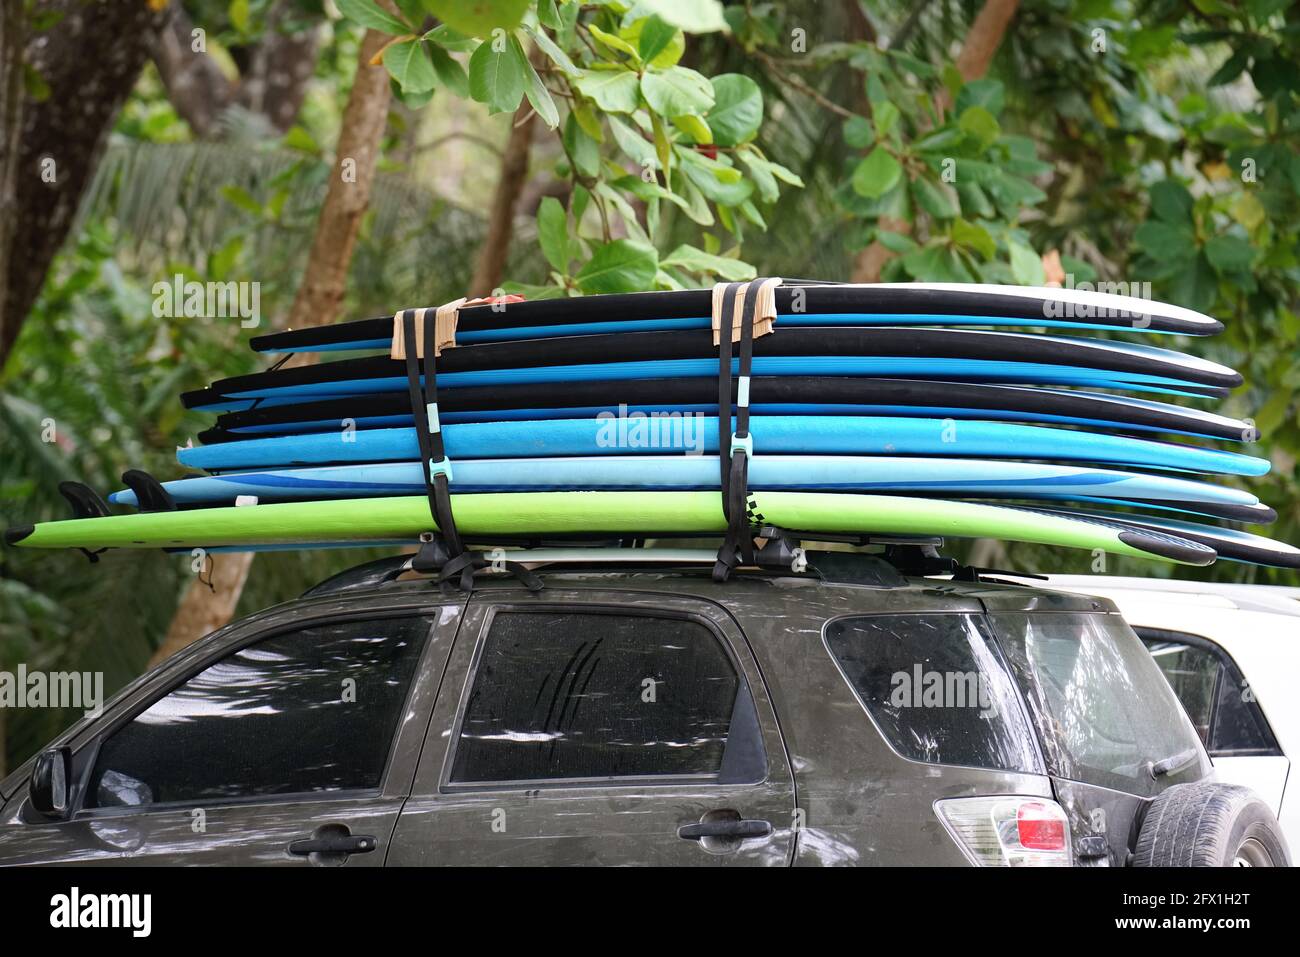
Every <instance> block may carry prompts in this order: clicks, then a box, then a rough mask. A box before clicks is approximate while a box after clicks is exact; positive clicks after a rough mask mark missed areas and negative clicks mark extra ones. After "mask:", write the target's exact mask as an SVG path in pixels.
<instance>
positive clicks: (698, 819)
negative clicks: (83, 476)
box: [0, 550, 1286, 866]
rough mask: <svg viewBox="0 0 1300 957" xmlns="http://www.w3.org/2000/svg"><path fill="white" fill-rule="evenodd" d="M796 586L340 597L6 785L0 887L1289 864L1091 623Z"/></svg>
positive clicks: (867, 589)
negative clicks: (217, 874) (379, 869)
mask: <svg viewBox="0 0 1300 957" xmlns="http://www.w3.org/2000/svg"><path fill="white" fill-rule="evenodd" d="M710 557H711V553H710ZM810 559H811V562H810V566H809V568H808V569H807V570H805V571H801V572H798V573H796V572H784V573H783V572H779V571H778V572H760V571H750V572H741V573H737V574H736V575H735V576H734V577H733V578H732V579H731V580H730V581H727V582H725V583H717V582H715V581H713V580H712V579H711V577H710V575H709V570H710V569H709V566H707V565H702V564H700V563H699V562H698V560H697V559H694V558H692V556H691V554H690V553H687V552H685V551H680V550H678V551H663V552H656V551H653V550H641V551H639V552H633V553H628V552H626V551H624V552H622V553H621V554H620V553H613V554H611V553H609V552H608V551H607V552H605V553H596V552H592V553H590V554H589V555H588V556H587V557H586V558H583V557H582V554H581V553H572V554H568V555H567V556H565V557H564V559H563V561H562V562H561V561H559V560H558V559H554V560H553V559H550V558H547V557H546V556H545V555H544V554H543V553H537V554H535V555H531V556H530V563H531V566H532V568H533V572H534V573H535V575H536V577H535V578H534V576H533V575H532V574H529V573H527V572H523V573H521V574H522V576H523V578H524V582H525V583H526V584H525V583H521V581H520V580H519V579H518V578H516V577H512V576H510V575H500V574H499V575H492V574H491V573H490V570H489V573H487V574H480V575H479V576H478V578H477V579H476V587H475V588H474V590H473V592H472V593H466V592H464V591H461V590H459V589H456V588H453V587H451V586H450V585H447V584H437V583H435V582H433V581H431V580H430V579H429V578H422V577H419V576H415V577H414V578H413V579H412V576H411V573H410V571H409V569H408V568H407V560H405V559H400V558H399V559H396V560H385V561H382V562H379V563H372V564H370V565H365V566H361V567H359V568H357V569H354V570H352V571H350V572H347V573H344V574H343V575H341V576H338V577H336V578H334V579H331V580H330V581H328V582H325V583H323V584H321V585H319V586H317V587H316V588H314V589H312V590H311V591H310V592H308V593H307V594H306V595H304V596H303V597H302V598H300V599H298V600H296V601H293V602H290V603H288V604H285V605H280V606H277V607H275V608H271V609H269V610H267V611H265V612H262V613H260V614H257V615H254V616H252V617H250V618H247V619H245V620H243V621H240V622H238V623H236V624H232V625H230V626H228V627H226V628H223V629H221V630H220V631H218V632H216V633H214V634H213V635H211V636H209V637H208V638H206V639H204V640H202V641H200V642H198V643H196V644H195V645H193V646H191V647H190V648H188V649H186V650H185V651H184V652H182V653H180V654H178V655H176V656H174V657H173V658H172V659H170V660H168V661H167V662H165V663H164V664H163V665H162V666H160V667H159V668H157V669H155V670H154V671H152V672H150V673H149V674H147V675H145V676H143V677H142V678H140V679H139V680H138V681H136V682H135V683H134V684H132V685H131V686H130V687H128V688H127V689H125V690H124V691H123V692H121V693H120V694H119V695H118V696H116V698H114V699H113V700H112V701H110V702H109V703H108V705H107V706H106V707H105V709H104V710H103V713H102V714H100V715H97V716H95V717H92V718H88V719H86V720H83V721H82V722H81V723H80V724H78V725H77V726H75V727H73V728H72V729H70V730H69V731H68V732H67V733H66V734H64V735H63V736H62V737H61V738H59V739H58V740H57V741H56V742H55V743H54V744H53V746H52V747H51V748H49V749H48V750H46V751H44V752H42V753H41V754H40V755H38V756H37V757H36V758H35V759H34V760H33V761H29V762H28V763H27V764H26V765H24V766H23V767H21V768H19V769H18V770H17V771H15V772H14V773H13V774H11V775H10V776H9V777H8V778H6V779H5V780H4V781H3V782H0V805H2V808H0V864H22V863H43V862H59V861H77V862H82V863H89V862H101V861H102V862H108V863H136V862H139V863H164V864H175V863H185V864H245V863H251V864H285V865H292V864H314V865H339V864H346V865H349V866H361V865H384V864H387V865H399V864H421V865H425V864H460V865H499V864H533V865H537V864H542V865H553V864H566V865H573V864H597V865H607V864H618V865H623V864H669V865H672V864H702V865H715V866H740V865H790V864H827V865H829V864H877V865H881V864H883V865H905V864H928V865H936V864H938V865H965V864H977V865H1012V866H1022V865H1107V864H1109V865H1112V866H1116V865H1130V864H1132V865H1146V866H1150V865H1160V864H1175V863H1205V864H1223V863H1232V862H1234V861H1237V860H1238V858H1239V855H1238V853H1237V852H1238V850H1239V848H1241V847H1242V846H1246V845H1249V846H1251V847H1257V846H1258V847H1263V848H1264V849H1265V851H1266V855H1265V858H1266V860H1259V859H1252V861H1251V862H1253V863H1273V864H1284V863H1285V862H1286V850H1285V847H1284V845H1283V843H1282V839H1281V837H1280V832H1279V831H1278V827H1277V823H1276V821H1275V820H1273V817H1272V814H1271V813H1270V812H1269V811H1268V809H1267V808H1266V807H1265V806H1264V805H1263V804H1262V803H1260V802H1259V801H1258V800H1257V799H1255V798H1254V797H1253V795H1252V794H1251V792H1249V791H1245V790H1244V789H1240V788H1232V787H1227V786H1224V785H1219V784H1215V783H1213V782H1212V779H1211V778H1210V775H1211V774H1212V768H1211V764H1210V761H1209V759H1208V758H1207V757H1206V755H1205V751H1204V750H1203V748H1202V747H1201V744H1200V742H1199V740H1198V739H1197V736H1196V732H1195V730H1194V729H1193V728H1192V725H1191V724H1190V722H1189V721H1188V719H1187V717H1186V716H1185V715H1184V713H1183V710H1182V708H1181V707H1180V706H1179V704H1178V701H1177V700H1176V699H1175V697H1174V696H1173V693H1172V692H1171V691H1170V689H1169V686H1168V685H1167V684H1166V682H1165V681H1164V679H1163V678H1162V677H1161V674H1160V672H1159V670H1158V669H1157V668H1156V666H1155V664H1154V662H1153V661H1152V660H1151V658H1150V656H1149V655H1148V654H1147V653H1146V651H1145V650H1144V649H1143V647H1142V645H1141V643H1140V642H1139V641H1138V639H1137V638H1136V637H1135V636H1134V634H1133V632H1132V631H1131V630H1130V629H1129V628H1128V626H1127V625H1125V624H1124V622H1123V620H1122V619H1121V618H1120V617H1119V616H1118V614H1117V613H1115V611H1114V609H1113V606H1111V605H1110V604H1109V603H1108V602H1106V601H1102V600H1096V599H1089V598H1080V597H1077V596H1069V595H1064V594H1056V593H1052V592H1048V591H1043V590H1039V589H1036V588H1028V587H1021V586H1014V585H1010V584H996V583H990V582H988V581H982V580H980V578H979V576H978V575H975V574H968V575H963V576H961V577H966V578H969V579H971V580H970V581H965V582H960V581H948V580H939V579H930V578H918V577H906V576H904V575H903V574H902V573H900V572H899V571H898V570H897V569H896V568H895V567H894V566H892V565H890V564H887V563H885V562H883V561H881V560H880V559H879V558H876V557H872V556H867V555H853V554H848V553H826V554H816V553H814V554H812V555H811V556H810ZM516 567H517V566H516ZM504 568H505V564H504V563H500V568H498V569H497V570H502V569H504ZM539 585H540V586H544V587H540V588H539ZM1198 821H1200V827H1199V828H1198V827H1197V826H1195V825H1196V822H1198Z"/></svg>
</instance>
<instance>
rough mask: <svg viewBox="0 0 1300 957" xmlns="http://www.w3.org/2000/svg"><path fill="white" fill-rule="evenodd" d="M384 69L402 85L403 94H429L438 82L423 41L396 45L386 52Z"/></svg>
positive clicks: (404, 42)
mask: <svg viewBox="0 0 1300 957" xmlns="http://www.w3.org/2000/svg"><path fill="white" fill-rule="evenodd" d="M384 67H385V68H386V69H387V70H388V72H389V73H390V74H392V77H393V79H394V80H396V81H397V82H398V83H399V84H400V85H401V87H402V92H403V93H427V92H428V91H430V90H432V89H433V88H434V86H435V85H436V84H437V82H438V79H437V75H436V74H435V73H434V72H433V63H432V61H431V60H430V59H429V54H428V53H427V52H425V49H424V41H423V40H403V41H402V42H400V43H394V44H393V45H392V46H390V47H389V48H388V49H386V50H385V51H384Z"/></svg>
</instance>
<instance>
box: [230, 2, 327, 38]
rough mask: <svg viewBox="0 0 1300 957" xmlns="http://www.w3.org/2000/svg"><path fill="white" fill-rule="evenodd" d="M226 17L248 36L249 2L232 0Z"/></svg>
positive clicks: (233, 25)
mask: <svg viewBox="0 0 1300 957" xmlns="http://www.w3.org/2000/svg"><path fill="white" fill-rule="evenodd" d="M340 12H342V11H340ZM226 16H228V17H229V18H230V25H231V26H232V27H234V28H235V29H236V30H238V31H239V32H240V33H241V34H244V35H247V34H248V0H230V6H229V7H228V8H227V10H226Z"/></svg>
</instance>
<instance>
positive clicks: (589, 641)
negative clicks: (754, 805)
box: [451, 611, 761, 784]
mask: <svg viewBox="0 0 1300 957" xmlns="http://www.w3.org/2000/svg"><path fill="white" fill-rule="evenodd" d="M753 714H754V711H753V704H752V702H751V701H750V699H749V695H748V690H747V689H746V688H745V685H744V681H743V679H742V678H741V677H740V676H739V675H738V674H737V671H736V668H735V666H734V665H733V664H732V662H731V659H730V657H729V655H728V653H727V651H726V650H725V649H724V647H723V646H722V643H721V641H720V640H719V638H718V636H717V635H716V634H715V633H714V632H713V631H712V629H710V628H708V627H706V626H705V625H703V624H701V623H700V622H698V621H694V620H688V619H684V618H667V617H654V616H649V615H627V614H615V613H609V614H599V613H596V614H593V613H588V612H570V611H556V612H513V611H503V612H498V613H497V614H496V615H495V616H494V617H493V618H492V620H491V624H490V626H489V630H488V634H487V637H486V639H485V641H484V644H483V647H482V648H481V650H480V654H479V658H478V662H477V666H476V669H475V673H474V678H473V686H472V689H471V691H470V693H469V696H468V699H467V702H466V705H465V709H464V715H463V717H462V719H461V723H460V729H459V734H458V737H457V743H456V749H455V757H454V760H453V763H452V770H451V782H452V783H456V784H466V783H485V782H502V781H547V780H571V779H583V778H585V779H592V778H597V779H599V778H620V777H642V776H681V775H705V776H713V777H715V778H721V777H723V776H724V758H725V756H726V752H727V749H728V738H729V735H730V733H731V731H732V730H733V724H734V725H737V726H742V725H743V726H744V728H745V729H746V736H747V737H748V736H751V735H752V736H754V737H755V738H756V735H757V727H756V719H755V718H754V717H753ZM733 716H740V717H737V718H735V719H734V720H733ZM760 747H761V746H760ZM760 776H761V772H760Z"/></svg>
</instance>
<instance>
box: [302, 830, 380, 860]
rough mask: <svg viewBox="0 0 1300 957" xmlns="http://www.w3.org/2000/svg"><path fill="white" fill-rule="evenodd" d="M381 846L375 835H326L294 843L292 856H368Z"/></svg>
mask: <svg viewBox="0 0 1300 957" xmlns="http://www.w3.org/2000/svg"><path fill="white" fill-rule="evenodd" d="M378 846H379V841H378V840H376V839H375V836H374V835H373V834H325V835H322V836H321V837H313V838H308V839H307V840H304V841H294V842H293V843H292V844H290V845H289V853H290V854H302V855H306V854H367V853H369V852H370V851H373V850H374V849H375V848H376V847H378Z"/></svg>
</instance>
